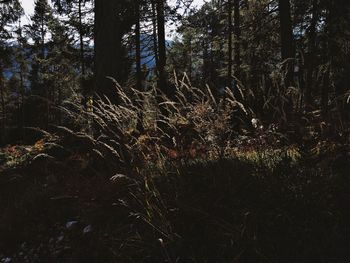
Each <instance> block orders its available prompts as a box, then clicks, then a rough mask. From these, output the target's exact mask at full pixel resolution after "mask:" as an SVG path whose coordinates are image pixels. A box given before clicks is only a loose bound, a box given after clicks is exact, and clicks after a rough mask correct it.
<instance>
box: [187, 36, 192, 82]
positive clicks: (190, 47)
mask: <svg viewBox="0 0 350 263" xmlns="http://www.w3.org/2000/svg"><path fill="white" fill-rule="evenodd" d="M188 44H189V49H190V50H189V51H190V54H189V61H188V64H189V66H188V76H189V79H190V80H192V56H193V49H192V37H190V38H189V40H188Z"/></svg>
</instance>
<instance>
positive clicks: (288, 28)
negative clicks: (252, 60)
mask: <svg viewBox="0 0 350 263" xmlns="http://www.w3.org/2000/svg"><path fill="white" fill-rule="evenodd" d="M279 17H280V27H281V32H280V34H281V55H282V61H283V62H284V63H286V64H285V65H286V77H285V85H286V87H289V86H290V85H292V83H293V71H294V69H293V63H292V61H287V62H286V60H287V59H294V58H295V51H294V39H293V28H292V19H291V11H290V2H289V0H279Z"/></svg>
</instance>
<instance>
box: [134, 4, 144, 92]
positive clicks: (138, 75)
mask: <svg viewBox="0 0 350 263" xmlns="http://www.w3.org/2000/svg"><path fill="white" fill-rule="evenodd" d="M135 5H136V12H137V17H136V26H135V46H136V52H135V53H136V88H137V90H139V91H141V90H142V72H141V32H140V31H141V29H140V15H141V13H140V2H139V0H135Z"/></svg>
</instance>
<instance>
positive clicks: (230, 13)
mask: <svg viewBox="0 0 350 263" xmlns="http://www.w3.org/2000/svg"><path fill="white" fill-rule="evenodd" d="M227 12H228V69H227V81H228V88H229V89H230V90H232V89H233V86H232V31H233V28H232V0H228V10H227Z"/></svg>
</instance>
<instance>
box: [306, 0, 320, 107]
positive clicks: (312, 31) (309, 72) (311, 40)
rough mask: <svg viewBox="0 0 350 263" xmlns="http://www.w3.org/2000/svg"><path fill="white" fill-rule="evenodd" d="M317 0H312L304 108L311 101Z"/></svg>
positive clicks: (308, 105) (309, 104)
mask: <svg viewBox="0 0 350 263" xmlns="http://www.w3.org/2000/svg"><path fill="white" fill-rule="evenodd" d="M317 10H318V0H313V1H312V18H311V22H310V27H309V34H308V56H307V58H308V61H307V71H306V89H305V104H306V109H309V108H310V106H311V104H312V101H311V94H312V90H313V73H314V67H315V61H314V60H315V49H316V26H317V21H318V12H317Z"/></svg>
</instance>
